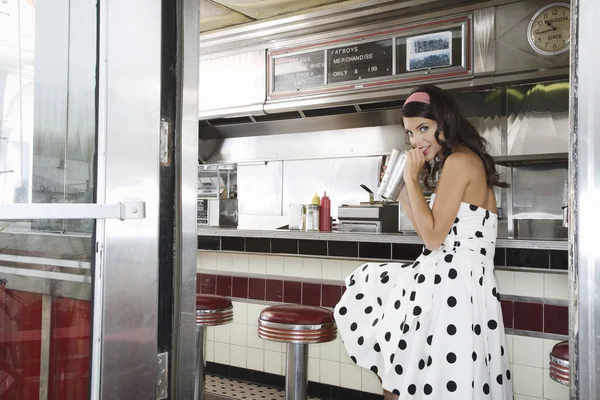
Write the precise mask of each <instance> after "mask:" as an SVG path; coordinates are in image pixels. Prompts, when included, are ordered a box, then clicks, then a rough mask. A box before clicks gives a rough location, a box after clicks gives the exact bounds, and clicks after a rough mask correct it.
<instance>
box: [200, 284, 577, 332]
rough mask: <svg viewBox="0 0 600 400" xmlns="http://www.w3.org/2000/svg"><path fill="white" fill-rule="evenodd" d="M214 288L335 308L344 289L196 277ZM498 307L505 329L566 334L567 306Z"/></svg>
mask: <svg viewBox="0 0 600 400" xmlns="http://www.w3.org/2000/svg"><path fill="white" fill-rule="evenodd" d="M215 282H216V284H215ZM232 282H233V291H232V289H231V288H232ZM215 287H216V293H217V294H222V295H224V296H231V297H234V298H241V299H251V300H266V301H272V302H279V303H281V302H286V303H293V304H304V305H311V306H321V307H329V308H333V307H335V305H336V304H337V303H338V301H339V300H340V298H341V296H342V294H343V293H344V291H345V289H346V287H345V286H343V285H330V284H320V283H313V282H298V281H286V280H278V279H263V278H245V277H232V276H224V275H219V276H215V275H210V274H198V293H205V294H214V293H215ZM219 288H221V289H222V290H221V291H219ZM227 293H231V294H227ZM501 306H502V314H503V319H504V327H505V328H509V329H519V330H526V331H533V332H540V333H554V334H561V335H567V334H568V326H569V309H568V307H566V306H556V305H549V304H543V303H541V302H540V303H526V302H519V301H513V300H502V302H501Z"/></svg>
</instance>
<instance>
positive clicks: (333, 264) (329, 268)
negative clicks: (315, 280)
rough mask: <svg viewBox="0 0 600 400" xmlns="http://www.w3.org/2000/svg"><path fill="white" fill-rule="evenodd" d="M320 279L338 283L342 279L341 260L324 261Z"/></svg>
mask: <svg viewBox="0 0 600 400" xmlns="http://www.w3.org/2000/svg"><path fill="white" fill-rule="evenodd" d="M321 278H322V279H329V280H332V281H340V280H342V279H344V277H342V260H326V259H324V260H323V261H322V265H321Z"/></svg>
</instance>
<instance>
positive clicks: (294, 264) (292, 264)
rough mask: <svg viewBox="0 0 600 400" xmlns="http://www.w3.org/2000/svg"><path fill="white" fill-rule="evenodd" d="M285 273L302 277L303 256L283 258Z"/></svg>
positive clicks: (285, 274)
mask: <svg viewBox="0 0 600 400" xmlns="http://www.w3.org/2000/svg"><path fill="white" fill-rule="evenodd" d="M283 275H284V276H290V277H295V278H301V277H302V258H300V257H284V258H283Z"/></svg>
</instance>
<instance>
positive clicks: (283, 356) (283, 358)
mask: <svg viewBox="0 0 600 400" xmlns="http://www.w3.org/2000/svg"><path fill="white" fill-rule="evenodd" d="M286 361H287V354H286V353H281V374H282V375H284V376H285V375H287V364H286Z"/></svg>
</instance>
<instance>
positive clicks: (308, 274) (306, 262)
mask: <svg viewBox="0 0 600 400" xmlns="http://www.w3.org/2000/svg"><path fill="white" fill-rule="evenodd" d="M321 264H322V263H321V259H320V258H303V259H302V276H303V277H304V278H310V279H321Z"/></svg>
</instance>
